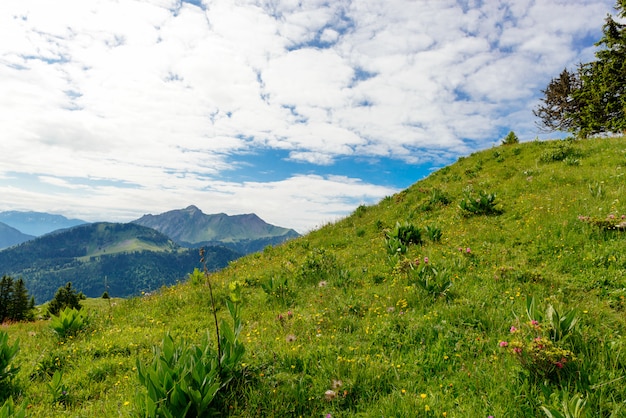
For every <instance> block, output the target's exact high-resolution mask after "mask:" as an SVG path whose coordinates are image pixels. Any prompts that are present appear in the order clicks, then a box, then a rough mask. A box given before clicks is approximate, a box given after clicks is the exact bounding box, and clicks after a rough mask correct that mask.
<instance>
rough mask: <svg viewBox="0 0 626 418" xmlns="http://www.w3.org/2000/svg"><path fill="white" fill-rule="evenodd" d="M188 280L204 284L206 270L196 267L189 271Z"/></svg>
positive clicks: (192, 282) (196, 283)
mask: <svg viewBox="0 0 626 418" xmlns="http://www.w3.org/2000/svg"><path fill="white" fill-rule="evenodd" d="M187 280H188V281H189V282H190V283H191V284H192V285H194V286H197V285H200V284H204V283H205V281H206V277H205V275H204V272H203V271H202V270H200V269H199V268H197V267H196V268H194V269H193V272H191V273H189V274H188V275H187Z"/></svg>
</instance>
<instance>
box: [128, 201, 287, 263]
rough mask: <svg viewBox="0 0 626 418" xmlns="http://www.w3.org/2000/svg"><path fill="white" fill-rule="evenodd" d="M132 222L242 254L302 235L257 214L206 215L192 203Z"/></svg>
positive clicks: (186, 243)
mask: <svg viewBox="0 0 626 418" xmlns="http://www.w3.org/2000/svg"><path fill="white" fill-rule="evenodd" d="M133 222H134V223H136V224H138V225H143V226H147V227H150V228H154V229H156V230H157V231H159V232H162V233H164V234H165V235H167V236H168V237H170V238H171V239H172V240H173V241H174V242H176V243H177V244H179V245H181V246H183V247H189V248H197V247H202V246H215V245H220V246H224V247H227V248H230V249H232V250H235V251H237V252H240V253H243V254H249V253H253V252H257V251H260V250H262V249H263V248H265V247H267V246H268V245H275V244H280V243H281V242H283V241H285V240H288V239H291V238H296V237H298V236H299V234H298V233H297V232H296V231H294V230H293V229H287V228H282V227H279V226H274V225H270V224H268V223H266V222H265V221H263V220H262V219H261V218H259V217H258V216H257V215H255V214H254V213H251V214H245V215H233V216H229V215H226V214H224V213H218V214H215V215H205V214H204V213H202V211H201V210H200V209H198V208H197V207H196V206H193V205H192V206H189V207H187V208H185V209H181V210H172V211H169V212H165V213H162V214H160V215H144V216H142V217H141V218H139V219H137V220H136V221H133Z"/></svg>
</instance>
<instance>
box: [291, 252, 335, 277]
mask: <svg viewBox="0 0 626 418" xmlns="http://www.w3.org/2000/svg"><path fill="white" fill-rule="evenodd" d="M338 270H339V268H338V266H337V259H336V257H335V256H334V255H333V254H332V253H329V252H328V251H326V250H325V249H323V248H317V249H314V250H313V251H312V252H311V253H310V254H309V255H308V256H307V257H306V259H305V260H304V262H303V263H302V265H300V268H299V269H298V272H297V273H296V277H297V278H298V280H299V281H301V282H303V283H309V284H317V283H319V282H321V281H328V280H330V279H331V278H333V277H335V275H336V274H337V272H338Z"/></svg>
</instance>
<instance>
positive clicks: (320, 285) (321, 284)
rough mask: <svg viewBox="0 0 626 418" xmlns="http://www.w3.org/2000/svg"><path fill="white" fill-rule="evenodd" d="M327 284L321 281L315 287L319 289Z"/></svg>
mask: <svg viewBox="0 0 626 418" xmlns="http://www.w3.org/2000/svg"><path fill="white" fill-rule="evenodd" d="M327 284H328V282H327V281H326V280H322V281H321V282H319V283H318V284H317V285H318V286H319V287H326V285H327Z"/></svg>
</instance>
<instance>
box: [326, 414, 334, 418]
mask: <svg viewBox="0 0 626 418" xmlns="http://www.w3.org/2000/svg"><path fill="white" fill-rule="evenodd" d="M325 418H333V416H332V415H330V414H326V417H325Z"/></svg>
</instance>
